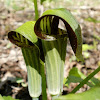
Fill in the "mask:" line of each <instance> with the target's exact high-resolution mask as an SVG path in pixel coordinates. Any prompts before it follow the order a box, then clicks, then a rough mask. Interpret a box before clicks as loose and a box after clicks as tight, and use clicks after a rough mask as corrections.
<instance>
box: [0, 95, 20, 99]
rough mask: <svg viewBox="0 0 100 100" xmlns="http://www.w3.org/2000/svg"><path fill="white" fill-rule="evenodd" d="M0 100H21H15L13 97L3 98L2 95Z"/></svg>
mask: <svg viewBox="0 0 100 100" xmlns="http://www.w3.org/2000/svg"><path fill="white" fill-rule="evenodd" d="M0 100H19V99H14V98H12V97H11V96H3V97H2V96H1V95H0Z"/></svg>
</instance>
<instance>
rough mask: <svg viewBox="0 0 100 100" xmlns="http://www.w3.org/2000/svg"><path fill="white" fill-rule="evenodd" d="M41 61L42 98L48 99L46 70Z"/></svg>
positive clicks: (43, 99)
mask: <svg viewBox="0 0 100 100" xmlns="http://www.w3.org/2000/svg"><path fill="white" fill-rule="evenodd" d="M40 62H41V69H40V70H41V76H42V100H47V93H46V76H45V70H44V63H43V62H42V61H40Z"/></svg>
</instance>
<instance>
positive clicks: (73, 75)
mask: <svg viewBox="0 0 100 100" xmlns="http://www.w3.org/2000/svg"><path fill="white" fill-rule="evenodd" d="M85 78H86V76H85V75H84V74H83V73H82V72H81V71H79V70H78V69H77V68H76V67H73V68H72V69H71V70H70V72H69V76H68V78H67V81H66V83H65V85H66V84H70V83H71V82H73V83H80V82H81V81H82V80H83V79H85ZM87 85H89V86H90V87H92V86H93V84H92V83H90V82H87Z"/></svg>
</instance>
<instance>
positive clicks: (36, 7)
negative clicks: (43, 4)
mask: <svg viewBox="0 0 100 100" xmlns="http://www.w3.org/2000/svg"><path fill="white" fill-rule="evenodd" d="M34 8H35V20H37V19H38V18H39V14H38V6H37V0H34Z"/></svg>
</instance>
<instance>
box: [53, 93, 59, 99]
mask: <svg viewBox="0 0 100 100" xmlns="http://www.w3.org/2000/svg"><path fill="white" fill-rule="evenodd" d="M57 97H59V94H58V95H52V96H51V98H52V100H55V99H56V98H57Z"/></svg>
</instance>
